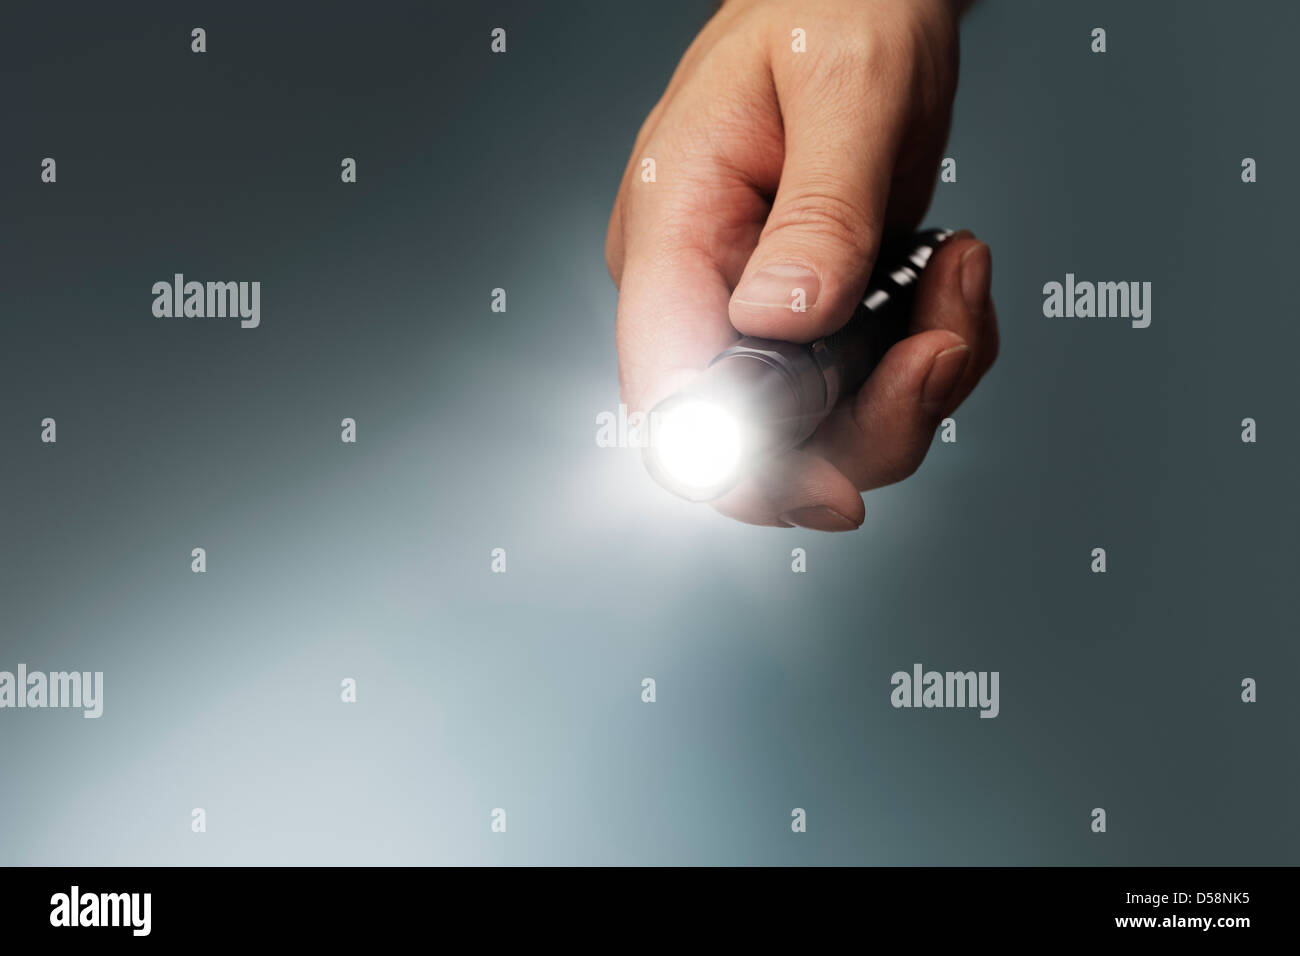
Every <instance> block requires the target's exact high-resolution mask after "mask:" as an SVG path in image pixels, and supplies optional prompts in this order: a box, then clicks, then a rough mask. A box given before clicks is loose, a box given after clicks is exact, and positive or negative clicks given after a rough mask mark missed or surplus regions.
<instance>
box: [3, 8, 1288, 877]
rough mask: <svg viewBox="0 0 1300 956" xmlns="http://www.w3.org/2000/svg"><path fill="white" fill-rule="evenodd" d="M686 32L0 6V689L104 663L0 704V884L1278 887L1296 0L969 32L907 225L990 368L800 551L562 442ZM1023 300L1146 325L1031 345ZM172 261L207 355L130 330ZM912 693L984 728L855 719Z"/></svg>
mask: <svg viewBox="0 0 1300 956" xmlns="http://www.w3.org/2000/svg"><path fill="white" fill-rule="evenodd" d="M710 9H711V7H710V5H709V3H707V2H706V0H673V2H654V3H646V4H632V3H618V4H612V3H607V2H590V3H572V2H565V3H559V2H546V3H538V2H520V3H515V4H455V5H451V4H435V3H419V4H415V3H410V4H407V3H402V4H376V5H369V4H335V3H327V4H313V5H311V7H310V9H308V8H306V7H305V6H304V7H303V9H301V10H298V9H294V10H290V9H289V8H287V7H285V8H283V9H275V8H269V5H266V4H262V3H241V4H236V3H226V2H223V3H220V4H216V3H212V4H192V5H178V4H174V3H149V4H145V3H133V4H128V5H116V4H115V5H112V6H111V7H110V6H106V5H98V4H97V5H90V4H83V5H81V6H80V7H66V6H58V7H53V8H49V7H47V8H45V9H42V8H41V7H40V5H36V4H24V5H21V6H20V7H15V8H13V9H7V10H6V13H5V20H6V22H5V23H4V26H3V29H0V51H2V57H0V64H2V67H0V68H3V70H4V73H5V79H4V90H5V94H6V95H5V96H4V97H3V105H2V106H0V109H2V110H3V130H4V137H3V138H4V148H3V149H2V150H0V183H3V187H2V189H3V203H4V215H3V217H2V221H3V225H2V227H0V242H3V250H2V251H3V283H2V291H0V295H2V298H0V323H2V324H0V390H2V392H0V394H2V398H3V402H2V404H0V439H2V442H3V444H2V445H0V447H2V448H3V453H2V454H3V459H2V460H3V470H2V478H0V495H2V500H3V510H2V512H0V669H6V670H11V671H12V670H14V669H16V667H17V665H18V664H19V663H20V662H23V663H26V664H27V665H28V667H29V668H31V669H33V670H46V671H48V670H62V669H75V670H102V671H104V672H105V684H106V688H105V710H104V716H103V717H102V718H101V719H99V720H85V719H83V718H82V717H81V715H80V712H78V711H59V710H45V711H31V710H22V711H18V710H6V711H0V862H2V863H7V864H154V863H165V864H234V863H266V864H288V863H309V864H330V863H402V864H416V863H523V864H534V863H566V864H568V863H613V864H634V863H649V864H669V863H723V864H729V863H841V864H854V863H884V864H921V863H940V864H1046V863H1069V864H1103V863H1115V864H1228V863H1236V864H1251V863H1296V862H1300V859H1298V857H1300V853H1298V852H1297V850H1298V849H1300V829H1298V824H1297V822H1296V815H1295V807H1296V805H1297V797H1300V788H1298V787H1297V783H1298V782H1300V781H1298V772H1297V766H1296V757H1295V754H1296V750H1295V748H1296V739H1297V730H1298V729H1300V720H1298V719H1297V707H1296V694H1295V690H1296V687H1295V685H1296V681H1297V673H1298V670H1297V665H1298V664H1300V654H1298V653H1297V650H1296V631H1295V623H1294V622H1295V615H1294V606H1295V593H1296V588H1295V578H1296V572H1297V560H1296V553H1295V537H1296V529H1297V527H1298V525H1300V514H1297V510H1298V509H1297V504H1296V495H1295V481H1296V475H1297V470H1298V469H1297V466H1298V465H1300V456H1298V455H1297V451H1296V443H1295V414H1296V405H1295V399H1294V381H1295V364H1294V363H1295V359H1296V355H1297V354H1298V353H1300V328H1298V326H1297V321H1296V320H1297V316H1296V305H1295V299H1294V292H1295V288H1296V286H1295V265H1294V263H1295V255H1296V252H1297V242H1296V239H1295V232H1294V222H1293V220H1294V216H1295V211H1296V209H1297V199H1300V197H1298V196H1297V192H1298V187H1297V183H1298V182H1300V178H1298V177H1297V175H1296V170H1295V167H1294V164H1295V161H1296V157H1297V156H1300V138H1298V137H1297V133H1296V129H1295V122H1294V116H1293V115H1292V112H1293V111H1292V105H1291V103H1290V99H1291V94H1292V93H1294V91H1295V89H1296V88H1297V73H1298V71H1297V67H1296V57H1295V50H1294V38H1295V36H1296V35H1298V34H1300V13H1298V12H1297V8H1296V6H1295V5H1293V4H1282V3H1265V2H1255V3H1238V4H1234V5H1232V7H1231V10H1229V9H1227V8H1225V7H1223V6H1222V5H1221V4H1217V3H1210V2H1208V0H1207V2H1199V3H1190V2H1189V3H1178V4H1174V3H1172V2H1171V3H1162V4H1154V3H1153V4H1133V3H1126V2H1111V3H1091V2H1090V3H1087V4H1082V3H1078V4H1063V3H1050V4H1049V3H1039V4H1032V3H1020V2H1006V0H1001V2H999V0H992V2H985V3H982V4H979V5H978V6H977V7H976V9H975V10H974V11H973V12H972V13H971V14H970V15H969V17H968V18H967V21H966V23H965V26H964V28H963V70H962V79H961V87H960V92H959V95H958V99H957V106H956V114H955V125H954V129H953V133H952V139H951V144H950V147H949V149H948V155H950V156H954V157H956V158H957V159H958V182H957V183H956V184H941V185H940V186H939V188H938V191H937V195H936V199H935V203H934V206H933V208H932V210H931V215H930V216H929V218H928V221H929V222H930V223H933V224H943V225H950V226H953V227H962V226H965V227H969V228H972V229H974V230H975V231H976V233H977V234H978V235H979V236H980V237H981V238H983V239H985V240H987V241H988V242H989V243H990V244H991V245H992V247H993V252H994V263H995V267H994V273H995V275H994V294H995V297H996V299H997V302H998V306H999V312H1000V316H1001V324H1002V336H1003V351H1002V357H1001V359H1000V361H999V363H998V365H997V366H996V368H995V369H994V371H993V373H992V374H991V375H990V377H989V378H988V379H987V380H986V381H985V383H984V384H983V385H982V386H981V387H980V388H979V390H978V391H977V392H976V394H975V395H974V396H973V397H972V398H971V399H970V401H969V402H968V403H967V404H966V405H965V406H964V407H963V408H962V409H961V410H960V411H959V413H958V415H957V419H958V422H959V426H958V435H959V442H958V443H957V444H956V445H944V444H941V443H938V442H936V445H935V447H934V448H933V449H932V451H931V454H930V457H929V459H928V460H927V462H926V463H925V465H924V466H923V467H922V469H921V471H920V472H919V473H918V474H917V475H915V476H914V477H913V478H911V479H909V480H908V481H906V482H905V483H903V484H902V485H900V486H896V487H893V488H889V489H884V490H881V491H877V492H873V493H871V494H870V495H868V498H867V522H866V525H865V527H864V528H863V529H862V530H861V531H860V532H858V533H855V534H849V535H844V536H838V537H832V536H825V535H817V534H815V533H812V532H803V531H798V530H796V531H779V530H775V529H765V528H751V527H746V526H743V525H739V524H735V523H731V522H729V521H727V520H725V519H723V518H720V517H718V516H717V515H715V514H713V513H712V512H711V511H709V510H708V509H706V508H700V507H692V506H690V505H687V504H685V503H681V502H678V501H676V500H675V499H672V498H671V497H670V496H668V495H666V494H664V493H663V492H661V491H660V490H659V489H658V488H657V487H655V486H654V485H653V484H652V483H651V482H650V480H649V479H648V478H647V477H646V476H645V475H644V473H643V471H642V469H641V466H640V463H639V459H638V456H637V453H636V452H635V451H626V450H610V449H600V448H597V447H596V446H595V443H594V435H595V431H596V428H595V416H596V415H597V414H598V413H599V412H601V411H603V410H613V409H614V408H616V407H617V402H618V395H617V376H616V360H615V353H614V312H615V302H616V296H615V291H614V289H613V287H612V285H611V283H610V281H609V279H608V276H607V275H606V273H605V267H604V262H603V243H604V234H605V223H606V217H607V215H608V210H609V206H610V202H611V200H612V197H613V194H614V190H615V188H616V186H617V183H618V180H619V176H620V173H621V171H622V168H623V164H624V162H625V161H626V158H627V152H628V150H629V149H630V147H631V143H632V139H633V136H634V134H635V132H636V130H637V128H638V127H639V125H640V123H641V121H642V119H643V117H644V115H645V113H646V112H647V111H648V110H649V109H650V107H651V106H652V105H653V103H654V101H655V99H656V98H657V96H658V94H659V93H660V92H661V90H662V88H663V86H664V84H665V83H666V82H667V79H668V75H669V73H670V72H671V70H672V68H673V66H674V65H675V63H676V61H677V59H678V57H679V56H680V55H681V53H682V52H683V50H684V49H685V47H686V45H687V44H688V43H689V41H690V39H691V37H692V36H693V34H694V33H695V31H696V30H697V29H698V28H699V26H701V25H702V23H703V21H704V20H705V18H706V17H707V15H708V13H709V10H710ZM194 26H203V27H205V28H206V29H207V31H208V53H207V54H206V55H203V56H196V55H193V54H191V53H190V52H189V44H190V39H189V31H190V29H191V28H192V27H194ZM495 26H504V27H506V28H507V30H508V31H509V52H508V53H507V54H506V55H505V56H493V55H492V54H490V53H489V50H488V43H489V32H490V30H491V29H492V28H493V27H495ZM1094 26H1104V27H1106V28H1107V31H1108V39H1109V52H1108V53H1106V54H1105V55H1104V56H1100V55H1093V54H1091V53H1090V52H1089V33H1090V30H1091V29H1092V27H1094ZM45 156H53V157H55V158H56V159H57V161H58V176H59V179H58V183H57V185H54V186H49V185H43V184H41V183H40V181H39V173H40V160H41V159H42V158H43V157H45ZM344 156H353V157H356V158H357V160H358V164H359V182H358V183H357V184H356V185H352V186H344V185H343V184H341V183H340V182H339V162H340V159H341V158H342V157H344ZM1243 156H1252V157H1254V158H1255V159H1257V160H1258V163H1259V177H1260V181H1259V182H1258V183H1257V184H1254V185H1244V184H1243V183H1242V182H1241V181H1240V162H1241V158H1242V157H1243ZM1067 271H1073V272H1075V273H1076V274H1077V275H1078V276H1079V278H1080V279H1089V280H1139V281H1142V280H1147V281H1151V282H1152V283H1153V284H1154V293H1153V305H1154V311H1153V323H1152V325H1151V327H1150V328H1149V329H1146V330H1135V329H1131V328H1130V327H1129V325H1128V323H1127V322H1125V321H1119V320H1099V319H1094V320H1065V319H1059V320H1050V319H1045V318H1044V317H1043V316H1042V311H1041V309H1042V292H1041V289H1042V285H1043V283H1044V282H1047V281H1050V280H1058V281H1060V280H1062V279H1063V278H1064V275H1065V273H1066V272H1067ZM173 272H184V273H185V275H186V276H187V278H193V279H199V280H244V281H249V280H254V279H256V280H260V281H261V283H262V325H261V328H259V329H257V330H255V331H246V330H242V329H240V328H239V325H238V322H237V320H231V319H226V320H218V319H213V320H199V319H191V320H184V319H155V318H154V317H153V316H152V314H151V311H150V308H151V303H152V299H153V296H152V293H151V291H150V288H151V286H152V284H153V283H154V282H155V281H158V280H170V277H171V276H172V273H173ZM496 286H502V287H505V288H506V289H507V290H508V295H509V311H508V312H507V313H506V314H504V315H500V314H494V313H492V312H491V311H490V309H489V303H490V295H491V289H492V288H494V287H496ZM45 416H53V417H54V418H56V419H57V420H58V438H59V440H58V443H57V445H45V444H42V443H41V442H40V440H39V433H40V425H39V423H40V420H41V419H42V418H43V417H45ZM345 416H350V417H353V418H355V419H356V420H357V422H358V436H359V441H358V443H357V444H356V445H344V444H342V443H341V442H340V441H339V421H340V419H342V418H343V417H345ZM1246 416H1252V417H1254V418H1256V419H1257V420H1258V422H1259V443H1258V444H1255V445H1245V444H1242V442H1241V441H1240V440H1239V434H1240V425H1239V423H1240V421H1241V419H1242V418H1243V417H1246ZM196 546H201V547H205V548H206V549H207V552H208V572H207V574H205V575H195V574H192V573H191V571H190V549H191V548H193V547H196ZM796 546H799V547H804V548H806V549H807V550H808V563H809V570H808V573H807V574H801V575H796V574H792V573H791V572H790V557H789V555H790V549H791V548H793V547H796ZM495 547H504V548H506V549H507V550H508V553H509V572H508V573H507V574H505V575H494V574H491V573H489V560H490V551H491V549H492V548H495ZM1094 547H1105V548H1106V549H1107V552H1108V559H1109V573H1107V574H1105V575H1094V574H1092V573H1090V572H1089V562H1090V557H1089V553H1090V551H1091V549H1092V548H1094ZM916 661H920V662H922V663H923V664H925V665H926V667H927V668H936V669H939V670H950V669H976V670H998V671H1000V672H1001V711H1002V712H1001V716H999V717H998V718H997V719H996V720H980V719H978V718H977V717H976V713H975V711H954V710H929V711H925V710H920V711H917V710H894V709H893V708H891V707H890V704H889V692H890V689H891V688H890V684H889V676H890V674H891V673H892V672H894V671H895V670H900V669H902V670H908V669H910V667H911V665H912V663H913V662H916ZM646 676H652V677H654V678H655V679H656V680H657V681H658V703H656V704H654V705H652V706H651V705H646V704H643V703H641V701H640V689H641V688H640V681H641V679H642V678H643V677H646ZM1245 676H1251V677H1254V678H1256V679H1257V680H1258V681H1259V702H1258V703H1257V704H1254V705H1250V706H1247V705H1245V704H1243V703H1241V702H1240V699H1239V695H1240V681H1241V678H1242V677H1245ZM344 677H354V678H356V679H357V681H358V683H359V702H358V703H357V704H356V705H352V706H345V705H343V704H341V703H340V702H339V682H340V681H341V680H342V679H343V678H344ZM796 806H797V807H803V808H805V809H806V810H807V812H808V823H809V829H808V832H807V833H806V834H803V835H795V834H792V833H791V832H790V827H789V822H790V810H791V808H793V807H796ZM1096 806H1102V807H1105V808H1106V809H1107V811H1108V815H1109V832H1108V833H1106V834H1105V835H1095V834H1093V833H1091V832H1090V830H1089V822H1090V818H1089V812H1090V810H1091V809H1092V808H1093V807H1096ZM192 807H204V808H205V809H206V810H207V813H208V832H207V833H206V834H203V835H195V834H193V833H191V832H190V826H189V824H190V809H191V808H192ZM494 807H503V808H505V809H506V810H507V811H508V814H509V832H508V833H507V834H505V835H504V836H503V835H499V834H492V833H491V832H489V814H490V812H491V810H492V808H494Z"/></svg>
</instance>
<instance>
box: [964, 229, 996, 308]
mask: <svg viewBox="0 0 1300 956" xmlns="http://www.w3.org/2000/svg"><path fill="white" fill-rule="evenodd" d="M992 278H993V255H992V254H991V253H990V252H989V247H988V246H986V245H984V243H982V242H980V243H976V244H975V245H973V246H971V247H970V248H969V249H967V250H966V252H965V253H964V254H963V255H962V257H961V297H962V298H963V299H965V300H966V308H968V309H970V310H971V311H972V312H974V313H976V314H978V313H981V312H983V311H984V303H985V302H986V301H988V297H989V282H990V280H991V279H992Z"/></svg>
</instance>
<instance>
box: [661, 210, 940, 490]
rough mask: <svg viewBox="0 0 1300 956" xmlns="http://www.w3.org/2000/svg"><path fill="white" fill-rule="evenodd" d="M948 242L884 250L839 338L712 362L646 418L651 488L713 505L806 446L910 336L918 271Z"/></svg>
mask: <svg viewBox="0 0 1300 956" xmlns="http://www.w3.org/2000/svg"><path fill="white" fill-rule="evenodd" d="M951 235H952V230H950V229H931V230H927V231H925V232H920V233H916V234H915V235H913V236H912V237H910V238H909V239H908V240H907V242H906V244H905V245H904V246H903V247H902V248H901V249H899V248H897V247H895V248H894V249H892V250H891V249H888V248H887V249H885V250H884V251H883V252H882V254H881V255H880V256H879V257H878V258H877V260H876V262H877V265H876V268H875V270H874V271H873V272H872V274H871V278H870V280H869V281H868V283H867V291H866V293H865V295H864V296H863V298H862V302H861V303H860V304H859V305H858V307H857V309H855V310H854V313H853V317H852V318H851V319H850V320H849V321H848V322H847V323H846V324H845V325H844V327H843V328H841V329H840V330H839V331H837V332H835V333H833V334H831V335H828V336H826V337H825V338H821V339H818V340H817V341H815V342H811V343H805V344H800V343H795V342H781V341H776V340H773V339H760V338H754V337H748V336H747V337H745V338H742V339H740V340H738V341H737V342H736V343H735V344H734V345H732V346H731V347H730V348H728V349H726V350H725V351H723V352H721V353H719V354H718V355H717V356H715V357H714V359H713V361H711V362H710V363H709V365H708V367H707V368H706V369H705V370H704V371H703V372H702V373H701V374H700V376H699V377H698V378H697V379H696V380H695V381H693V382H692V383H691V384H690V385H688V386H687V387H686V388H684V389H683V390H682V391H679V392H677V393H675V394H673V395H670V396H669V397H668V398H666V399H664V400H663V401H662V402H660V403H659V404H658V405H656V406H655V407H654V408H653V409H652V410H651V412H650V423H649V424H650V441H649V442H648V443H647V445H646V446H645V447H644V449H643V457H644V460H645V465H646V468H647V469H648V470H649V472H650V474H651V475H652V476H653V477H654V479H655V480H656V481H658V482H659V484H661V485H663V486H664V487H665V488H667V489H668V490H669V491H671V492H673V493H674V494H676V495H679V496H681V497H683V498H686V499H687V500H689V501H709V500H711V499H713V498H717V497H719V496H721V495H722V494H724V493H725V492H727V491H728V490H730V489H731V488H732V487H733V486H734V485H735V484H736V483H737V482H738V481H740V479H741V478H742V477H744V475H745V474H746V473H747V472H748V471H749V470H750V469H751V468H753V466H754V465H756V464H757V463H758V462H760V461H762V460H764V459H768V458H771V457H774V456H776V455H779V454H781V453H782V452H785V451H788V450H790V449H791V448H795V447H797V446H799V445H800V444H802V443H803V442H804V441H806V440H807V439H808V438H809V436H811V435H812V433H813V432H814V431H816V430H817V426H818V425H820V424H821V423H822V421H823V420H824V419H825V418H826V416H827V415H829V414H830V413H831V411H832V409H834V408H835V405H836V403H837V402H838V401H839V400H840V398H841V396H845V395H852V394H853V393H855V392H856V391H857V390H858V388H859V387H860V386H861V385H862V383H863V382H865V381H866V379H867V376H868V375H870V374H871V370H872V369H873V368H875V366H876V364H877V363H878V362H879V361H880V359H881V358H882V357H883V356H884V354H885V352H886V351H888V349H889V347H890V346H891V345H893V344H894V343H895V342H897V341H898V340H899V339H901V338H902V337H903V336H904V335H905V334H906V332H907V326H908V323H909V321H910V319H911V312H912V306H913V303H914V300H915V297H916V287H917V283H918V280H919V279H920V276H921V272H922V271H923V270H924V269H925V266H926V264H927V263H928V262H929V261H930V257H931V256H932V255H933V254H934V252H935V250H936V249H938V248H939V246H940V245H941V244H942V243H943V242H944V240H946V239H947V238H948V237H949V236H951Z"/></svg>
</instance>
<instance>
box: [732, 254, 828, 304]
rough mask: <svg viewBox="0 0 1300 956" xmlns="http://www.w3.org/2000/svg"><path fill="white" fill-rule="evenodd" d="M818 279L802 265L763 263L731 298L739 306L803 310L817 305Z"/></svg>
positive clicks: (819, 287)
mask: <svg viewBox="0 0 1300 956" xmlns="http://www.w3.org/2000/svg"><path fill="white" fill-rule="evenodd" d="M819 291H821V280H819V279H818V278H817V273H815V272H813V271H812V270H811V269H808V268H805V267H804V266H787V265H772V266H764V267H763V268H762V269H760V270H759V271H758V272H755V273H754V274H753V275H752V276H750V277H749V278H748V279H746V280H745V281H744V282H742V283H741V284H740V285H739V286H738V287H737V288H736V291H735V292H734V293H732V296H731V300H732V301H733V302H738V303H740V304H741V305H757V306H762V307H764V308H772V309H790V310H792V311H794V312H805V311H807V310H808V309H810V308H812V307H813V306H814V305H816V304H817V293H818V292H819Z"/></svg>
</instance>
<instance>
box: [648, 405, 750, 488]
mask: <svg viewBox="0 0 1300 956" xmlns="http://www.w3.org/2000/svg"><path fill="white" fill-rule="evenodd" d="M654 451H655V455H656V457H657V458H658V460H659V466H660V467H661V468H662V469H663V471H664V473H665V474H666V475H667V476H668V477H669V478H671V479H672V480H673V481H675V482H677V483H679V484H681V485H683V486H686V487H690V488H708V487H711V486H714V485H719V484H722V483H723V482H725V481H726V480H727V478H728V477H729V476H730V475H731V474H732V472H733V471H734V470H735V468H736V465H737V463H738V462H739V461H740V451H741V437H740V423H739V422H737V421H736V418H735V416H734V415H732V414H731V413H730V412H728V411H727V410H726V409H724V408H722V407H720V406H718V405H715V404H713V403H712V402H706V401H701V400H698V399H691V400H688V401H684V402H679V403H677V404H675V405H673V406H672V407H671V408H669V409H667V410H665V411H664V412H663V413H662V416H661V417H660V419H659V421H657V422H655V423H654Z"/></svg>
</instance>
